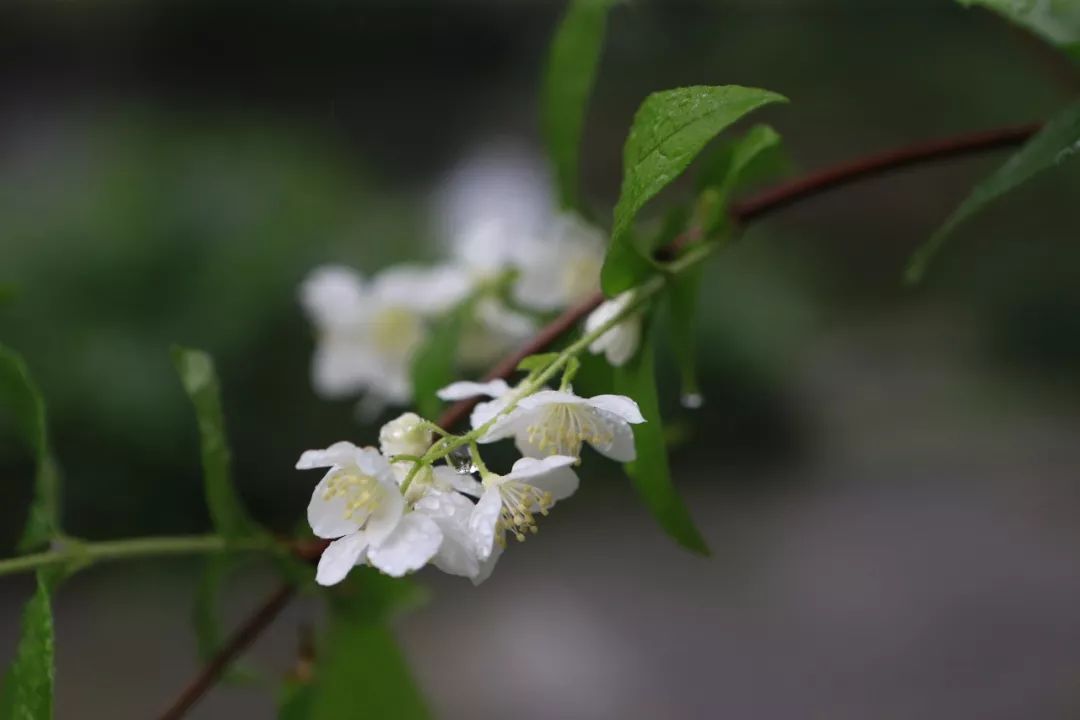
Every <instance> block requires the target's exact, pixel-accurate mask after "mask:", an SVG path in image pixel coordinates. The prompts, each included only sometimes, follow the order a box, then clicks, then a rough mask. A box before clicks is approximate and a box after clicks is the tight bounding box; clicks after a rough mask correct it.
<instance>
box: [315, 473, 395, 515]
mask: <svg viewBox="0 0 1080 720" xmlns="http://www.w3.org/2000/svg"><path fill="white" fill-rule="evenodd" d="M382 490H383V489H382V485H380V484H379V481H378V480H376V479H375V478H373V477H371V476H370V475H364V474H362V473H359V472H356V471H355V470H346V469H342V470H337V471H335V472H334V473H332V474H331V475H330V477H329V478H327V480H326V490H325V491H324V492H323V500H327V501H329V500H333V499H334V498H336V497H342V498H344V499H345V517H346V518H353V519H355V518H356V516H357V515H358V514H359V515H361V516H362V517H361V519H360V520H359V522H363V518H366V517H367V516H368V515H370V514H371V513H373V512H375V510H377V509H378V507H379V503H380V500H381V499H382Z"/></svg>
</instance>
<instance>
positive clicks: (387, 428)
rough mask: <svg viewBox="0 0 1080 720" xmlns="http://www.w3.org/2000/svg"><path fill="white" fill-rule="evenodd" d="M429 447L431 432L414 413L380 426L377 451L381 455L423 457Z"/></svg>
mask: <svg viewBox="0 0 1080 720" xmlns="http://www.w3.org/2000/svg"><path fill="white" fill-rule="evenodd" d="M429 447H431V431H430V430H428V429H427V427H425V425H424V421H423V420H422V419H421V418H420V416H419V415H417V414H416V413H411V412H408V413H405V414H403V415H401V416H400V417H398V418H397V419H395V420H391V421H390V422H388V423H386V424H385V425H383V426H382V429H381V430H380V431H379V449H380V450H382V453H383V455H385V456H387V457H393V456H394V455H423V454H424V453H425V452H427V449H428V448H429Z"/></svg>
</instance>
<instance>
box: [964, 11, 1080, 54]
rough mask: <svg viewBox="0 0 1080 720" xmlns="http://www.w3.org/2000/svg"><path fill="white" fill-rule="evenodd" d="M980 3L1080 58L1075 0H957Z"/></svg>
mask: <svg viewBox="0 0 1080 720" xmlns="http://www.w3.org/2000/svg"><path fill="white" fill-rule="evenodd" d="M957 2H959V3H960V4H961V5H963V6H965V7H971V6H972V5H981V6H983V7H985V8H989V9H990V10H993V11H994V12H997V13H998V14H1000V15H1003V16H1005V17H1006V18H1008V19H1009V20H1011V21H1012V22H1014V23H1016V24H1017V25H1020V26H1022V27H1025V28H1027V29H1028V30H1030V31H1031V32H1033V33H1035V34H1036V35H1038V36H1039V37H1041V38H1042V39H1043V40H1046V41H1047V42H1048V43H1050V44H1051V45H1055V46H1057V47H1059V48H1061V49H1062V50H1064V51H1065V52H1067V53H1068V54H1069V55H1071V56H1072V57H1073V59H1076V60H1080V3H1078V2H1076V0H957Z"/></svg>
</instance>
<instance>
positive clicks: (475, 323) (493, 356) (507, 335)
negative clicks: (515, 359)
mask: <svg viewBox="0 0 1080 720" xmlns="http://www.w3.org/2000/svg"><path fill="white" fill-rule="evenodd" d="M534 332H536V322H535V321H534V320H533V319H532V318H531V317H528V316H527V315H522V314H521V313H519V312H516V311H515V310H512V309H510V308H508V307H506V305H505V304H504V303H503V302H501V301H500V300H498V299H496V298H493V297H484V298H481V299H480V300H479V301H478V302H477V303H476V309H475V310H474V312H473V314H472V316H471V317H470V318H469V319H468V321H467V322H466V324H465V328H464V329H463V330H462V333H461V341H460V342H459V343H458V359H459V360H460V361H461V364H462V365H463V366H465V367H470V368H481V367H487V366H489V365H492V364H493V363H494V362H495V361H496V360H498V359H499V358H501V357H502V356H503V355H505V354H506V353H508V352H509V351H511V350H513V349H514V348H516V347H517V346H519V345H521V344H522V343H523V342H525V340H526V339H528V338H529V337H530V336H531V335H532V334H533V333H534Z"/></svg>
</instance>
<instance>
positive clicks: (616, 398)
mask: <svg viewBox="0 0 1080 720" xmlns="http://www.w3.org/2000/svg"><path fill="white" fill-rule="evenodd" d="M588 402H589V404H590V405H592V406H593V407H594V408H599V409H601V410H604V411H606V412H609V413H611V414H612V415H617V416H618V417H620V418H622V419H623V420H625V421H626V422H628V423H635V424H636V423H643V422H645V418H644V417H643V416H642V414H641V409H640V408H638V404H637V403H636V402H634V401H633V400H631V399H630V398H628V397H626V396H625V395H596V396H594V397H591V398H589V400H588Z"/></svg>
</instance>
